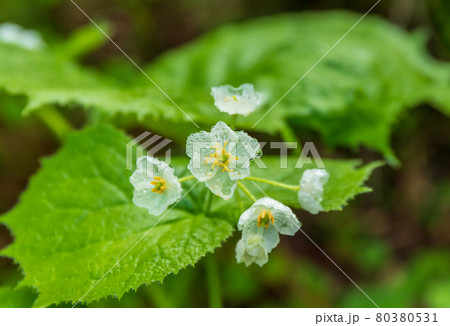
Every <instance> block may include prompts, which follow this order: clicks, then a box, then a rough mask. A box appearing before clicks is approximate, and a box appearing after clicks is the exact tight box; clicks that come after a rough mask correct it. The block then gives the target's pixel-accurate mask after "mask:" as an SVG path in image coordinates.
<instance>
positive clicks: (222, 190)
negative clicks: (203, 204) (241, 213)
mask: <svg viewBox="0 0 450 326" xmlns="http://www.w3.org/2000/svg"><path fill="white" fill-rule="evenodd" d="M215 170H217V172H216V174H215V175H214V177H213V178H211V179H209V180H206V182H205V184H206V186H207V187H208V188H209V189H210V190H211V191H212V192H213V194H215V195H216V196H220V197H222V198H223V199H225V200H228V199H230V198H231V197H233V194H234V191H235V190H236V186H237V181H236V180H231V179H230V176H229V175H228V172H226V171H225V172H223V171H222V170H221V168H220V167H218V166H216V167H215Z"/></svg>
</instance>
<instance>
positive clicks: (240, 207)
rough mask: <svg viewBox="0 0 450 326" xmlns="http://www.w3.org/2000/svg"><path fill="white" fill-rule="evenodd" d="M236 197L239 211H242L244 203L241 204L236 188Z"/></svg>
mask: <svg viewBox="0 0 450 326" xmlns="http://www.w3.org/2000/svg"><path fill="white" fill-rule="evenodd" d="M236 199H237V202H238V205H239V209H240V211H241V212H243V211H244V205H243V204H242V200H241V195H240V194H239V191H237V190H236Z"/></svg>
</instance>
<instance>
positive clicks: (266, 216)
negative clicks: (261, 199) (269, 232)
mask: <svg viewBox="0 0 450 326" xmlns="http://www.w3.org/2000/svg"><path fill="white" fill-rule="evenodd" d="M270 222H272V224H275V218H274V217H273V214H272V212H271V211H269V210H267V209H263V210H262V212H261V213H260V214H259V216H258V227H261V226H263V227H265V228H266V229H268V228H269V225H270Z"/></svg>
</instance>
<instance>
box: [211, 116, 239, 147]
mask: <svg viewBox="0 0 450 326" xmlns="http://www.w3.org/2000/svg"><path fill="white" fill-rule="evenodd" d="M211 135H212V136H213V137H214V138H213V139H214V141H216V142H219V143H223V142H225V141H228V142H230V143H236V142H237V141H238V140H239V137H238V136H237V135H236V132H234V131H233V129H231V128H230V127H228V125H227V124H226V123H225V122H223V121H219V122H217V123H216V124H215V126H214V127H212V128H211Z"/></svg>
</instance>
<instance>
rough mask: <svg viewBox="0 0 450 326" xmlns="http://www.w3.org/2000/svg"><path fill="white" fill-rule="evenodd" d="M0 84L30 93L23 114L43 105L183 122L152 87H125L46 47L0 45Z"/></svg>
mask: <svg viewBox="0 0 450 326" xmlns="http://www.w3.org/2000/svg"><path fill="white" fill-rule="evenodd" d="M0 87H1V88H3V89H5V91H6V92H8V93H10V94H17V95H26V96H27V97H28V103H27V105H26V107H25V113H28V112H31V111H33V110H36V109H39V108H42V107H45V106H47V105H61V106H69V107H73V106H75V105H81V106H82V107H84V108H85V109H91V108H95V109H97V110H99V111H100V112H101V113H103V114H106V115H118V114H123V115H125V114H129V113H132V114H134V115H135V116H137V117H138V118H139V119H141V118H144V117H146V116H151V117H153V118H154V119H160V118H162V117H163V116H164V119H165V120H166V121H167V120H169V121H171V120H175V121H176V120H182V119H185V120H187V118H186V117H185V116H184V115H183V113H182V112H181V111H179V110H178V109H177V108H175V107H174V106H173V104H172V103H170V101H169V100H168V99H167V98H166V97H165V96H164V95H163V94H162V93H161V92H160V91H158V90H157V89H156V87H153V86H152V85H150V87H149V85H148V84H147V85H145V86H139V85H137V86H129V85H123V84H121V83H119V82H117V81H115V80H112V79H110V78H107V77H104V76H101V75H100V74H98V73H96V72H94V71H91V70H88V69H86V68H82V67H80V66H78V65H77V64H75V63H73V62H70V61H68V60H66V59H64V58H61V56H60V54H59V52H55V53H53V52H50V51H48V50H36V51H29V50H25V49H22V48H19V47H16V46H14V45H9V44H4V43H0ZM195 117H196V116H195V115H194V114H193V118H195Z"/></svg>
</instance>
